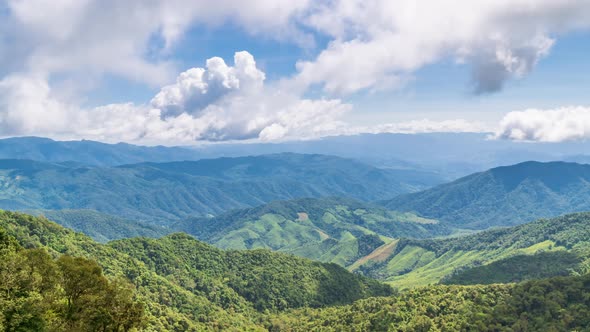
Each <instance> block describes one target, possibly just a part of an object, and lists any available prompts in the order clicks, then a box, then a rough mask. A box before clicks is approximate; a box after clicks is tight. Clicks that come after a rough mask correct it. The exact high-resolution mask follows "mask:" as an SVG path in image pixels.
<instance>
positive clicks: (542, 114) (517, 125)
mask: <svg viewBox="0 0 590 332" xmlns="http://www.w3.org/2000/svg"><path fill="white" fill-rule="evenodd" d="M495 137H496V138H502V139H511V140H520V141H538V142H562V141H569V140H582V139H590V108H589V107H582V106H577V107H564V108H558V109H553V110H538V109H528V110H525V111H518V112H510V113H508V114H506V115H505V116H504V118H503V119H502V121H501V122H500V128H499V129H498V130H497V131H496V134H495Z"/></svg>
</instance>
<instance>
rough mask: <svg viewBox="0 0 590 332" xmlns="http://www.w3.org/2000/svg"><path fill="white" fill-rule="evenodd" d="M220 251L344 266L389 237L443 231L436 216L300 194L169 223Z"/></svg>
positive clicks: (439, 232) (447, 232)
mask: <svg viewBox="0 0 590 332" xmlns="http://www.w3.org/2000/svg"><path fill="white" fill-rule="evenodd" d="M173 228H174V229H176V230H182V231H185V232H187V233H189V234H192V235H195V236H196V237H197V238H198V239H200V240H203V241H206V242H209V243H212V244H214V245H216V246H217V247H220V248H223V249H255V248H268V249H272V250H278V251H283V252H289V253H293V254H296V255H299V256H303V257H306V258H311V259H315V260H320V261H323V262H333V263H338V264H340V265H342V266H348V265H350V264H352V263H353V262H355V261H356V260H357V259H359V258H361V257H363V256H365V255H368V254H369V253H371V252H372V251H374V250H375V249H377V248H378V247H380V246H382V245H383V244H385V243H389V242H391V241H392V240H393V238H399V237H411V238H424V237H433V236H439V235H448V234H450V232H451V231H450V230H449V229H448V228H447V227H445V226H442V225H440V224H438V223H437V222H436V221H435V220H428V219H424V218H419V217H417V216H415V215H413V214H411V213H398V212H395V211H389V210H386V209H384V208H381V207H378V206H373V205H371V204H368V203H362V202H359V201H357V200H353V199H344V198H317V199H316V198H304V199H296V200H290V201H275V202H272V203H269V204H266V205H263V206H259V207H255V208H249V209H242V210H236V211H231V212H228V213H224V214H222V215H219V216H218V217H215V218H191V219H187V220H184V221H182V222H179V223H178V224H176V225H174V226H173Z"/></svg>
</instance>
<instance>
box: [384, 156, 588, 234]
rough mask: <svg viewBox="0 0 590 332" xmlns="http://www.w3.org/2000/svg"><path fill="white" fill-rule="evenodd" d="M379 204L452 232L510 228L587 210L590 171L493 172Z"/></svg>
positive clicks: (543, 166) (533, 165)
mask: <svg viewBox="0 0 590 332" xmlns="http://www.w3.org/2000/svg"><path fill="white" fill-rule="evenodd" d="M382 204H383V205H384V206H386V207H388V208H390V209H392V210H399V211H411V212H416V213H418V214H419V215H421V216H424V217H427V218H433V219H438V220H440V221H441V222H444V223H446V224H448V225H450V226H452V227H458V228H470V229H485V228H489V227H494V226H512V225H517V224H522V223H524V222H529V221H533V220H535V219H538V218H542V217H555V216H558V215H562V214H565V213H571V212H582V211H588V210H590V165H581V164H575V163H564V162H550V163H539V162H526V163H522V164H518V165H513V166H506V167H498V168H494V169H491V170H489V171H486V172H482V173H476V174H473V175H469V176H467V177H464V178H461V179H459V180H456V181H454V182H451V183H448V184H443V185H440V186H437V187H434V188H432V189H428V190H425V191H422V192H418V193H414V194H408V195H402V196H398V197H396V198H394V199H392V200H389V201H384V202H382Z"/></svg>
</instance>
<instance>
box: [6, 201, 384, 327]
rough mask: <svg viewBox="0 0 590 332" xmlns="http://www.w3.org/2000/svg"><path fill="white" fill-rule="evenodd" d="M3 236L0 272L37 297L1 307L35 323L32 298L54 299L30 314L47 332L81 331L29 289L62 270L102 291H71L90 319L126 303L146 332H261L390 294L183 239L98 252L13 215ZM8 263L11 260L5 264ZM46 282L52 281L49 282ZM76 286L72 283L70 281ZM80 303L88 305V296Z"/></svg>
mask: <svg viewBox="0 0 590 332" xmlns="http://www.w3.org/2000/svg"><path fill="white" fill-rule="evenodd" d="M0 229H2V230H3V233H2V234H3V235H2V236H3V239H4V240H3V242H6V243H12V244H11V245H10V246H8V247H7V248H9V249H7V250H5V251H2V255H3V256H5V255H6V257H2V261H4V262H8V263H7V265H3V266H2V271H1V273H2V274H3V275H5V276H6V278H9V279H15V280H17V281H18V282H21V281H22V280H20V278H19V277H18V276H19V275H20V274H30V275H32V276H31V278H32V279H31V280H32V281H34V283H35V284H33V285H25V286H22V287H32V288H31V289H33V291H34V292H38V293H40V295H35V294H33V293H31V292H29V291H28V290H26V289H28V288H25V291H21V292H14V291H12V290H11V289H8V290H6V291H5V292H4V293H3V295H2V296H3V300H2V301H7V303H17V304H18V303H21V305H20V307H18V308H23V310H25V312H23V313H22V314H18V315H17V316H18V317H20V316H23V315H24V316H30V315H32V313H31V312H29V311H28V310H29V308H32V307H31V306H29V305H27V304H26V303H27V301H30V299H29V296H34V297H35V299H37V301H39V302H40V303H48V302H47V301H45V300H42V299H40V298H43V297H55V296H58V297H57V298H56V300H55V303H56V304H55V306H51V307H49V308H41V309H39V314H35V315H36V316H35V317H36V318H35V320H36V321H39V322H38V324H41V325H38V326H42V325H43V326H47V328H46V330H48V331H52V330H53V327H52V326H54V325H51V324H54V323H52V321H53V320H54V319H59V320H62V321H65V322H66V323H67V324H87V322H86V321H84V322H82V321H76V322H70V321H68V319H69V318H68V317H69V316H67V317H66V316H57V317H54V316H55V315H58V314H59V311H60V310H63V309H61V307H60V306H61V305H63V302H64V301H66V302H67V297H64V296H66V295H63V294H61V293H55V292H53V291H52V290H49V291H47V292H46V291H45V290H44V289H45V288H43V289H39V288H38V287H41V286H36V285H47V284H49V285H50V286H51V287H54V288H57V289H61V288H65V287H66V286H64V285H65V284H66V283H68V282H70V281H69V279H68V278H67V276H68V270H65V268H68V266H69V265H67V264H69V263H72V264H74V265H78V266H80V267H81V268H82V267H84V266H86V267H87V268H83V269H82V270H80V271H75V273H78V274H84V275H88V276H91V277H92V278H94V279H96V280H102V281H100V283H101V285H102V286H100V287H99V286H96V285H86V284H81V285H78V286H76V287H77V288H78V290H77V291H76V292H82V293H84V294H86V293H88V294H89V296H90V297H92V298H93V299H95V300H96V302H88V303H87V304H86V305H85V306H87V307H89V309H88V310H91V311H92V312H94V311H96V310H98V311H100V310H102V309H101V307H102V305H99V303H104V301H124V300H125V301H128V302H127V303H130V304H129V306H131V307H132V308H135V309H137V310H138V311H141V310H139V309H141V308H144V310H143V314H142V317H143V318H142V319H141V322H142V324H143V326H145V328H146V329H148V330H150V329H151V330H159V331H201V330H235V331H241V330H251V329H254V330H256V329H259V330H260V329H262V328H261V326H260V325H259V323H258V322H259V320H260V317H261V315H262V314H263V313H264V312H266V311H271V312H272V311H278V310H285V309H289V308H298V307H322V306H328V305H337V304H338V305H340V304H348V303H352V302H353V301H355V300H358V299H362V298H367V297H371V296H386V295H390V294H392V289H391V288H390V287H389V286H387V285H384V284H382V283H379V282H377V281H374V280H371V279H367V278H364V277H362V276H359V275H355V274H352V273H350V272H348V271H347V270H345V269H344V268H342V267H340V266H338V265H336V264H325V263H319V262H313V261H310V260H307V259H304V258H298V257H295V256H291V255H286V254H280V253H273V252H270V251H268V250H254V251H223V250H220V249H217V248H215V247H212V246H210V245H207V244H205V243H202V242H199V241H197V240H195V239H194V238H192V237H190V236H188V235H185V234H171V235H168V236H166V237H163V238H161V239H148V238H134V239H124V240H118V241H115V242H111V243H109V244H107V245H104V244H100V243H97V242H95V241H93V240H92V239H90V238H89V237H87V236H85V235H82V234H80V233H75V232H73V231H70V230H68V229H65V228H63V227H61V226H59V225H57V224H55V223H53V222H50V221H48V220H46V219H44V218H39V217H33V216H29V215H24V214H20V213H14V212H0ZM37 253H38V254H37ZM9 255H13V257H14V258H13V259H12V260H9V259H8V257H9ZM14 255H17V256H14ZM27 255H29V256H31V255H33V256H34V258H35V259H39V260H43V261H44V263H43V264H33V266H50V267H51V266H54V267H51V268H47V269H51V271H55V272H51V273H50V274H46V273H31V270H26V269H25V270H22V269H24V268H26V267H20V266H18V264H15V262H19V261H22V260H23V257H25V256H27ZM68 257H70V258H68ZM72 260H73V261H72ZM24 261H27V260H26V259H25V260H24ZM10 262H12V264H9V263H10ZM64 264H66V265H64ZM70 265H71V264H70ZM33 272H34V271H33ZM103 273H104V275H103ZM46 275H47V276H52V275H56V277H55V279H48V278H46ZM64 276H66V277H64ZM81 278H83V279H85V280H88V281H89V282H90V281H92V280H94V279H92V278H89V277H87V276H82V277H81ZM73 280H78V279H76V278H75V276H74V279H73ZM23 282H25V281H23ZM25 283H26V282H25ZM96 283H99V282H98V281H97V282H96ZM11 287H12V286H11ZM14 287H20V286H18V285H17V286H14ZM35 287H37V288H35ZM43 287H45V286H43ZM47 287H49V286H47ZM88 287H89V288H88ZM93 287H96V288H93ZM122 288H124V289H128V291H125V292H123V293H121V296H124V295H125V294H128V297H126V298H122V299H119V298H114V299H111V298H110V297H112V290H113V289H122ZM109 292H111V293H109ZM125 296H127V295H125ZM64 299H65V300H64ZM129 299H131V300H129ZM83 300H84V301H86V297H85V298H84V299H83ZM93 301H94V300H93ZM101 301H103V302H101ZM129 301H131V302H129ZM93 303H94V304H93ZM136 303H138V304H136ZM3 308H7V310H8V311H3V312H2V315H3V317H4V318H3V319H4V320H6V319H7V317H8V318H10V317H13V316H14V314H12V313H11V312H10V306H3ZM135 309H134V310H135ZM99 314H100V315H107V316H109V317H110V315H111V314H110V313H99ZM89 315H90V316H92V315H94V314H93V313H89ZM97 315H98V314H97ZM112 315H114V314H112ZM90 316H88V317H90ZM14 317H16V316H14ZM84 317H86V316H84ZM101 317H102V316H101ZM10 319H12V318H10ZM15 319H16V318H15ZM23 319H24V318H23ZM88 319H90V318H88ZM105 319H106V318H105ZM92 320H94V318H92ZM58 323H59V324H62V323H61V321H60V322H56V323H55V324H58ZM66 323H63V324H66ZM10 324H12V323H10ZM63 324H62V325H63ZM5 325H6V324H5ZM62 325H60V326H62ZM88 326H90V325H88ZM89 329H90V330H93V331H94V330H96V329H94V328H90V327H89ZM109 329H110V328H109ZM109 329H107V330H109ZM15 330H19V328H15ZM20 330H22V329H20ZM25 330H26V329H25ZM42 330H43V329H42ZM57 330H59V328H58V329H57ZM120 330H123V327H121V328H120ZM66 331H76V329H73V330H72V329H70V330H68V329H66Z"/></svg>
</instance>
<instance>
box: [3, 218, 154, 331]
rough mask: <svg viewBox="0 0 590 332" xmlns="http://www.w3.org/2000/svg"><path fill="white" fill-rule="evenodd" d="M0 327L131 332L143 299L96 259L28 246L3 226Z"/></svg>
mask: <svg viewBox="0 0 590 332" xmlns="http://www.w3.org/2000/svg"><path fill="white" fill-rule="evenodd" d="M0 280H2V283H0V330H2V331H131V330H135V329H136V328H138V327H141V326H142V325H143V319H144V317H143V316H144V311H145V308H144V304H143V303H142V302H140V301H138V300H137V298H136V296H135V288H134V287H133V285H131V284H130V283H129V282H128V281H126V280H124V279H122V278H106V277H105V276H103V274H102V269H101V268H100V266H98V264H97V263H96V262H94V261H92V260H88V259H86V258H81V257H76V258H74V257H71V256H68V255H62V256H60V257H59V259H53V258H52V257H51V256H50V255H49V254H48V253H47V252H46V251H45V250H44V249H41V248H40V249H24V248H23V247H22V246H20V245H19V244H18V243H17V241H15V239H14V238H13V237H11V236H9V235H8V234H7V233H6V232H5V231H4V230H3V229H0Z"/></svg>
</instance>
